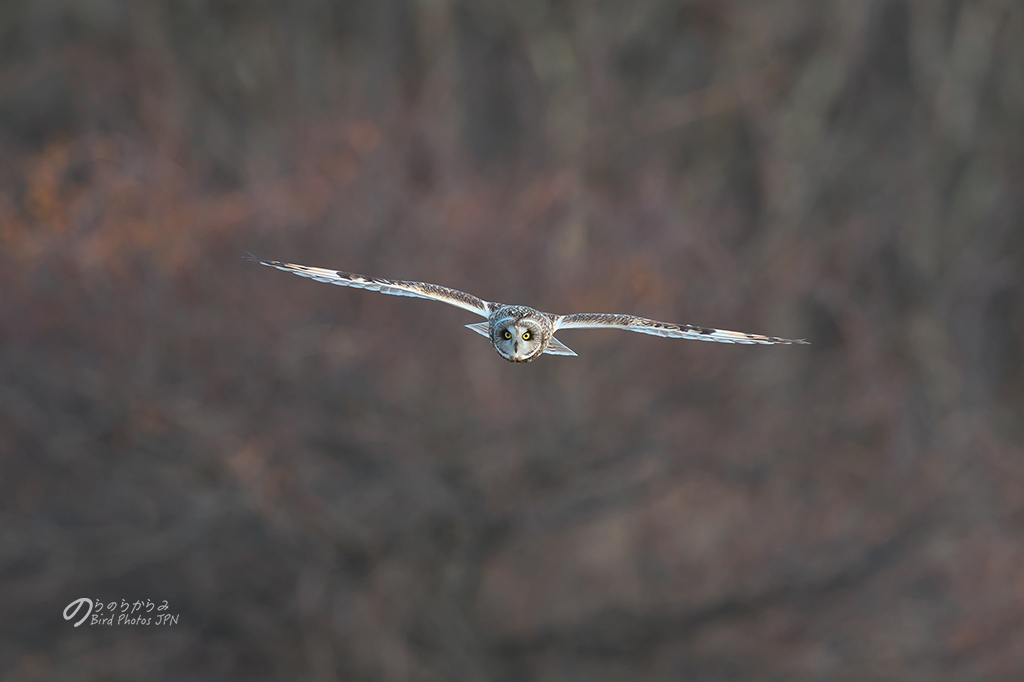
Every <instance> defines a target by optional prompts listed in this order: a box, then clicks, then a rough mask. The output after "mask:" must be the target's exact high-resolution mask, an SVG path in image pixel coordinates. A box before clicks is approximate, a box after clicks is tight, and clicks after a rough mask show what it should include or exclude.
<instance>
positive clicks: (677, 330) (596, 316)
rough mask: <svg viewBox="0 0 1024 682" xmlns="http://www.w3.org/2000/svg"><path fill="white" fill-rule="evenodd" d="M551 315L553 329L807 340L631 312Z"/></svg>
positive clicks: (739, 340) (731, 340) (725, 340)
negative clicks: (635, 314)
mask: <svg viewBox="0 0 1024 682" xmlns="http://www.w3.org/2000/svg"><path fill="white" fill-rule="evenodd" d="M552 317H553V319H552V322H553V324H554V327H555V330H556V331H557V330H559V329H625V330H627V331H631V332H640V333H641V334H653V335H654V336H666V337H668V338H672V339H696V340H698V341H715V342H717V343H743V344H753V343H761V344H773V343H799V344H806V343H808V342H807V341H805V340H804V339H780V338H779V337H777V336H762V335H761V334H745V333H743V332H730V331H726V330H724V329H711V328H710V327H695V326H694V325H692V324H671V323H669V322H658V321H657V320H649V319H647V318H646V317H636V316H634V315H614V314H611V313H575V314H573V315H553V316H552Z"/></svg>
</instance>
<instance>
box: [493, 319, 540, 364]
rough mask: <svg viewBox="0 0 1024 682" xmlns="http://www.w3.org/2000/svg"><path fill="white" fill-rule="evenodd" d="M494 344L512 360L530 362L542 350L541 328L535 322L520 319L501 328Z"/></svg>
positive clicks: (502, 353) (507, 358) (504, 355)
mask: <svg viewBox="0 0 1024 682" xmlns="http://www.w3.org/2000/svg"><path fill="white" fill-rule="evenodd" d="M494 345H495V347H496V348H497V349H498V353H500V354H501V356H502V357H503V358H505V359H506V360H508V361H510V362H529V361H530V360H533V359H534V358H535V357H536V356H537V355H539V354H540V352H541V330H540V329H539V328H538V326H537V324H536V323H535V322H532V321H528V320H519V321H518V322H515V323H513V324H510V325H508V326H506V327H505V328H504V329H502V330H499V331H498V334H497V338H496V339H495V342H494Z"/></svg>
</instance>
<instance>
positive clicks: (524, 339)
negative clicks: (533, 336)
mask: <svg viewBox="0 0 1024 682" xmlns="http://www.w3.org/2000/svg"><path fill="white" fill-rule="evenodd" d="M529 340H530V332H523V341H529Z"/></svg>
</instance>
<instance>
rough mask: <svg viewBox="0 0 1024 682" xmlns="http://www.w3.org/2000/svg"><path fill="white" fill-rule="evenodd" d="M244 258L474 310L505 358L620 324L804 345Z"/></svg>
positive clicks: (658, 332)
mask: <svg viewBox="0 0 1024 682" xmlns="http://www.w3.org/2000/svg"><path fill="white" fill-rule="evenodd" d="M249 260H252V261H255V262H257V263H260V264H261V265H266V266H268V267H272V268H277V269H278V270H284V271H285V272H291V273H294V274H296V275H299V276H301V277H309V278H310V279H315V280H316V281H318V282H326V283H328V284H337V285H340V286H347V287H355V288H358V289H369V290H371V291H379V292H380V293H382V294H392V295H395V296H412V297H415V298H425V299H429V300H434V301H441V302H443V303H448V304H449V305H454V306H456V307H459V308H462V309H464V310H468V311H470V312H473V313H476V314H477V315H480V316H481V317H484V318H486V319H487V321H486V322H477V323H475V324H467V325H466V327H468V328H469V329H472V330H473V331H475V332H476V333H477V334H480V335H481V336H486V337H487V338H488V339H490V341H491V344H492V345H493V346H494V349H495V350H496V351H498V355H500V356H501V357H503V358H505V359H506V360H508V361H509V362H516V363H523V362H530V361H532V360H536V359H537V358H539V357H540V356H541V355H544V354H545V353H547V354H549V355H576V353H574V352H573V351H572V350H571V349H570V348H569V347H568V346H566V345H565V344H563V343H562V342H560V341H559V340H558V339H556V338H555V332H556V331H558V330H559V329H573V328H576V329H599V328H611V329H625V330H628V331H634V332H640V333H642V334H653V335H654V336H665V337H669V338H677V339H696V340H700V341H714V342H717V343H739V344H806V343H807V341H804V340H803V339H780V338H779V337H777V336H762V335H760V334H745V333H743V332H730V331H726V330H724V329H712V328H710V327H696V326H693V325H689V324H683V325H679V324H671V323H669V322H658V321H657V320H649V319H647V318H644V317H635V316H633V315H615V314H609V313H575V314H572V315H556V314H553V313H545V312H541V311H539V310H534V309H533V308H530V307H528V306H524V305H505V304H503V303H492V302H489V301H484V300H483V299H480V298H477V297H476V296H473V295H472V294H467V293H465V292H462V291H457V290H455V289H449V288H447V287H442V286H438V285H436V284H427V283H426V282H407V281H402V280H389V279H379V278H375V277H365V276H363V275H357V274H354V273H350V272H342V271H340V270H327V269H324V268H311V267H308V266H306V265H296V264H294V263H282V262H280V261H272V260H271V261H268V260H262V259H260V258H256V257H255V256H253V255H251V254H250V255H249Z"/></svg>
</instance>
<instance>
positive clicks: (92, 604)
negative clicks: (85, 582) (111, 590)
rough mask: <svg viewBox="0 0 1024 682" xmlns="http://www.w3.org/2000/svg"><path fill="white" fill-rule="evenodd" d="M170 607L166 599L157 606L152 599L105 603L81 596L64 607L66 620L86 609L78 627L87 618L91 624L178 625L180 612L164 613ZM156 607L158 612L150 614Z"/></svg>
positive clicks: (76, 625)
mask: <svg viewBox="0 0 1024 682" xmlns="http://www.w3.org/2000/svg"><path fill="white" fill-rule="evenodd" d="M169 608H170V606H169V605H168V603H167V600H166V599H164V600H163V603H161V604H160V605H159V606H157V605H156V604H154V603H153V601H152V600H151V599H147V600H146V601H142V600H141V599H140V600H137V601H135V602H132V603H129V602H128V601H127V600H126V599H122V600H121V602H120V604H119V603H118V602H117V600H114V601H112V602H109V603H107V604H104V603H103V602H102V601H100V600H99V599H97V600H95V601H94V600H92V599H89V598H88V597H80V598H78V599H76V600H74V601H73V602H71V603H70V604H68V605H67V606H65V607H64V620H72V619H73V618H75V617H76V616H78V613H79V611H82V610H83V609H84V610H85V613H84V614H83V615H82V617H81V618H79V619H78V622H77V623H75V627H76V628H77V627H78V626H79V625H81V624H82V623H84V622H85V621H86V620H89V625H177V624H178V617H179V615H180V614H177V613H174V614H171V613H164V611H167V609H169ZM154 609H155V610H156V614H155V615H152V616H151V615H148V614H151V613H153V610H154ZM90 617H91V619H90Z"/></svg>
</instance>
